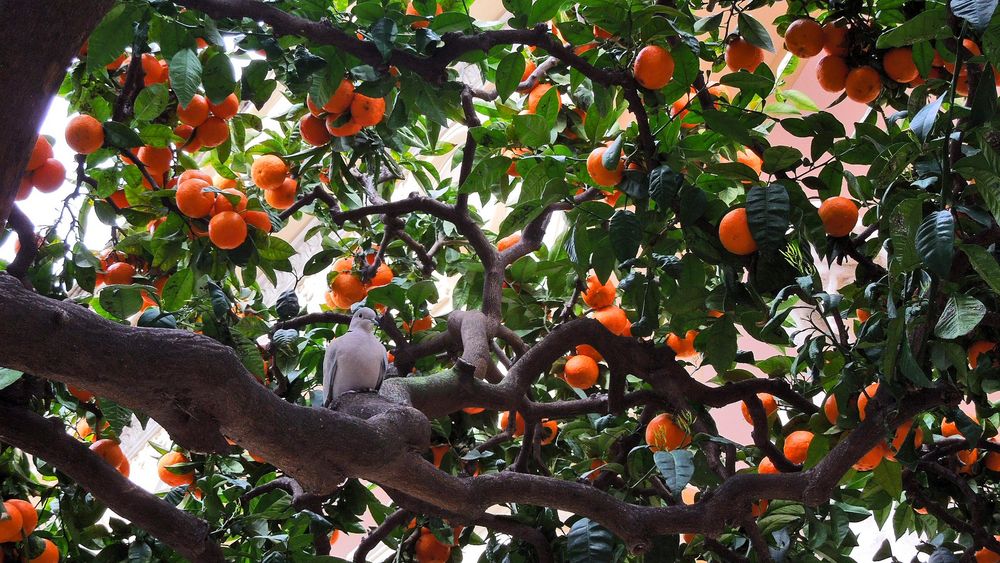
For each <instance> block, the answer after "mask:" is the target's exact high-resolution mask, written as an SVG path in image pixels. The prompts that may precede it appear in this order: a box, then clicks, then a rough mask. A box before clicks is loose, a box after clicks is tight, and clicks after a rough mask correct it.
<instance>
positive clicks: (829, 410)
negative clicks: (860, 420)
mask: <svg viewBox="0 0 1000 563" xmlns="http://www.w3.org/2000/svg"><path fill="white" fill-rule="evenodd" d="M823 414H824V415H826V419H827V420H828V421H830V424H837V418H839V417H840V407H838V405H837V397H836V396H835V395H833V394H830V395H828V396H827V397H826V400H825V401H823Z"/></svg>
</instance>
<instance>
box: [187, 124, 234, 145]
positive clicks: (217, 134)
mask: <svg viewBox="0 0 1000 563" xmlns="http://www.w3.org/2000/svg"><path fill="white" fill-rule="evenodd" d="M194 138H195V140H196V141H197V142H198V143H200V144H201V146H203V147H209V148H211V147H217V146H219V145H221V144H222V143H225V142H226V141H228V140H229V126H228V125H226V122H225V121H224V120H223V119H222V118H219V117H209V118H208V119H206V120H205V122H204V123H202V124H201V125H199V126H198V128H197V129H195V133H194Z"/></svg>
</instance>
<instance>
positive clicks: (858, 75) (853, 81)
mask: <svg viewBox="0 0 1000 563" xmlns="http://www.w3.org/2000/svg"><path fill="white" fill-rule="evenodd" d="M844 90H846V91H847V97H848V98H850V99H852V100H854V101H855V102H858V103H859V104H868V103H871V102H873V101H875V98H878V95H879V94H880V93H881V92H882V77H881V76H880V75H879V73H878V71H877V70H875V69H874V68H872V67H870V66H861V67H858V68H855V69H852V70H851V72H849V73H847V82H846V83H845V84H844Z"/></svg>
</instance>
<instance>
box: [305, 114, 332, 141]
mask: <svg viewBox="0 0 1000 563" xmlns="http://www.w3.org/2000/svg"><path fill="white" fill-rule="evenodd" d="M299 134H300V135H301V136H302V140H303V141H305V142H307V143H309V144H310V145H312V146H314V147H319V146H322V145H325V144H327V143H329V142H330V132H329V131H327V130H326V122H325V121H323V120H322V119H320V118H318V117H316V116H315V115H313V114H311V113H307V114H305V115H303V116H302V118H301V119H299Z"/></svg>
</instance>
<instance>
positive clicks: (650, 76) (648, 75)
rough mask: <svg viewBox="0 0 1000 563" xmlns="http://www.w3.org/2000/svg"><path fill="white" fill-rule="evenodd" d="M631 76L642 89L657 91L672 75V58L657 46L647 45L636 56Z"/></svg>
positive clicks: (667, 52) (668, 52)
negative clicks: (633, 76)
mask: <svg viewBox="0 0 1000 563" xmlns="http://www.w3.org/2000/svg"><path fill="white" fill-rule="evenodd" d="M632 74H633V75H635V81H636V82H638V83H639V84H640V85H641V86H642V87H643V88H648V89H650V90H659V89H660V88H663V87H664V86H666V85H667V83H668V82H670V79H671V78H672V77H673V75H674V58H673V57H672V56H671V55H670V51H667V50H666V49H664V48H663V47H660V46H659V45H647V46H645V47H643V48H642V50H640V51H639V54H638V55H636V57H635V63H634V64H633V65H632Z"/></svg>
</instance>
